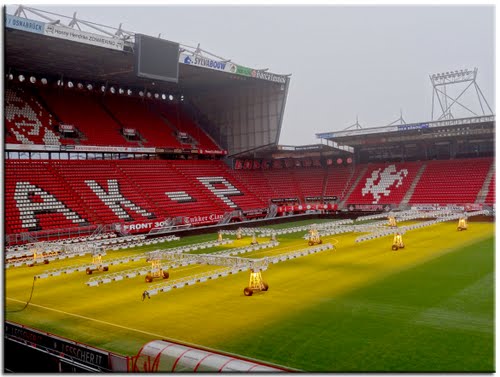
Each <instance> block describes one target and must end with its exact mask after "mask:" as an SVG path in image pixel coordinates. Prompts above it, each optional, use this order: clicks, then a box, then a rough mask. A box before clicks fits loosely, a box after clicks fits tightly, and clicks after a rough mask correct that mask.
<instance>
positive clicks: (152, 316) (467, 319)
mask: <svg viewBox="0 0 500 377" xmlns="http://www.w3.org/2000/svg"><path fill="white" fill-rule="evenodd" d="M315 222H318V220H315ZM299 224H304V222H300V223H299V222H295V223H290V224H287V225H281V226H296V225H299ZM456 225H457V224H456V222H449V223H441V224H438V225H434V226H431V227H427V228H423V229H418V230H413V231H410V232H408V233H407V234H405V235H404V236H403V240H404V242H405V245H406V247H405V249H403V250H399V251H396V252H395V251H392V250H391V244H392V237H390V236H388V237H383V238H380V239H375V240H371V241H366V242H362V243H359V244H356V243H355V242H354V240H355V238H356V237H357V236H359V234H343V235H336V236H331V237H324V238H323V241H324V242H338V243H337V245H336V246H337V247H336V250H334V251H323V252H320V253H317V254H313V255H309V256H306V257H302V258H297V259H293V260H290V261H286V262H282V263H279V264H275V265H270V267H269V268H268V270H266V271H264V272H263V277H264V280H265V281H266V282H267V283H268V284H269V291H267V292H263V293H257V294H254V295H253V296H251V297H246V296H244V295H243V288H244V287H246V286H247V285H248V278H249V275H248V272H242V273H239V274H236V275H229V276H228V277H224V278H219V279H217V280H214V281H209V282H205V283H200V284H195V285H193V286H189V287H185V288H182V289H176V290H173V291H171V292H168V293H159V294H158V295H156V296H152V297H151V299H145V300H144V301H142V292H143V291H144V290H145V289H146V288H147V287H148V284H147V283H145V282H144V277H143V276H138V277H137V278H133V279H124V280H123V281H120V282H112V283H109V284H105V285H100V286H98V287H88V286H87V285H86V284H85V282H86V281H87V280H88V279H89V276H88V275H85V273H83V272H82V273H77V272H75V273H73V274H69V275H64V274H63V275H61V276H58V277H50V278H47V279H38V280H36V281H35V284H34V290H33V296H32V300H31V302H30V305H29V306H28V307H27V308H26V309H24V310H22V311H19V310H20V309H22V308H23V307H24V306H25V303H26V301H27V300H28V298H29V295H30V292H31V288H32V285H33V276H34V275H35V274H39V273H41V272H43V271H44V270H48V269H54V268H59V267H64V266H69V265H77V264H85V263H89V262H90V256H85V257H77V258H73V259H67V260H64V261H57V262H51V263H50V264H48V265H37V266H35V267H17V268H9V269H6V270H5V271H4V275H5V276H4V280H5V290H4V291H5V311H4V313H5V317H4V318H5V319H6V320H11V321H14V322H18V323H22V324H25V325H27V326H31V327H34V328H37V329H40V330H43V331H47V332H51V333H54V334H57V335H60V336H64V337H67V338H71V339H74V340H76V341H79V342H83V343H86V344H89V345H92V346H96V347H99V348H103V349H106V350H109V351H111V352H114V353H118V354H122V355H129V356H132V355H135V354H136V353H137V352H138V350H139V349H140V347H141V346H142V345H143V344H145V343H146V342H148V341H150V340H153V339H172V340H177V341H180V342H184V343H189V344H194V345H201V346H204V347H209V348H213V349H217V350H221V351H224V352H229V353H234V354H239V355H242V356H245V357H249V358H254V359H258V360H262V361H265V362H270V363H274V364H278V365H283V366H287V367H289V368H293V369H298V370H302V371H309V372H316V371H318V372H321V371H323V372H351V371H354V372H368V371H370V372H377V371H380V372H391V371H392V372H404V371H408V372H493V371H494V370H495V362H494V340H495V338H494V336H495V330H494V251H495V246H494V228H495V225H494V223H478V222H470V223H469V229H468V230H467V231H463V232H458V231H457V230H456ZM303 235H304V233H295V234H291V235H284V236H278V240H279V241H280V242H281V244H280V246H279V247H277V248H273V249H265V250H260V251H256V252H252V253H248V254H245V255H244V256H245V257H253V258H260V257H264V256H271V255H276V254H280V253H284V252H290V251H292V250H298V249H303V248H306V247H308V246H307V244H306V241H304V240H303V239H302V236H303ZM216 237H217V235H216V234H215V233H214V234H210V235H203V236H195V237H186V238H183V239H181V240H180V241H174V242H170V243H165V244H163V245H160V244H158V245H154V246H152V247H149V248H145V247H142V248H135V249H126V250H122V251H108V252H107V255H106V257H105V259H109V258H116V257H120V256H126V255H131V254H137V253H140V252H143V251H149V250H152V249H157V248H169V247H176V246H179V245H181V244H187V243H195V242H203V241H207V240H215V239H216ZM228 237H229V238H234V237H233V236H228ZM250 239H251V238H250V237H246V238H244V239H243V240H241V241H235V242H234V243H233V244H232V245H227V246H225V247H219V248H213V249H211V250H205V251H204V252H207V251H217V250H221V249H223V248H232V247H238V246H244V245H248V244H249V243H250ZM260 241H265V240H264V239H260ZM145 266H147V264H146V262H145V261H144V260H143V261H141V262H131V263H128V264H123V265H117V266H111V267H110V271H109V273H112V272H118V271H122V270H127V269H131V268H138V267H145ZM217 268H218V267H216V266H199V265H194V266H186V267H182V268H176V269H173V270H170V271H169V272H170V279H177V278H181V277H184V276H189V275H192V274H196V273H199V272H203V271H208V270H212V269H217ZM92 276H96V275H92ZM158 282H160V281H159V280H155V281H154V282H153V283H152V284H156V283H158Z"/></svg>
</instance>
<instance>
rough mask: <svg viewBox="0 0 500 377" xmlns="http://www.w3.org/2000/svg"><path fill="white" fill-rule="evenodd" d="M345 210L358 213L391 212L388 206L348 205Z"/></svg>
mask: <svg viewBox="0 0 500 377" xmlns="http://www.w3.org/2000/svg"><path fill="white" fill-rule="evenodd" d="M347 209H348V210H349V211H360V212H378V211H385V212H389V211H390V210H391V206H390V205H389V204H349V206H348V207H347Z"/></svg>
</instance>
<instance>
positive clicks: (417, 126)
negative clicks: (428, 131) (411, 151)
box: [398, 123, 429, 131]
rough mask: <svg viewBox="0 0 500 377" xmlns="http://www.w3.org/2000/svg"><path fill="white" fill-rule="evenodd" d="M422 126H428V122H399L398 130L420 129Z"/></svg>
mask: <svg viewBox="0 0 500 377" xmlns="http://www.w3.org/2000/svg"><path fill="white" fill-rule="evenodd" d="M424 128H429V123H417V124H401V125H399V126H398V131H411V130H421V129H424Z"/></svg>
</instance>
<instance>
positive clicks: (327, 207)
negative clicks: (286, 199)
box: [277, 204, 338, 213]
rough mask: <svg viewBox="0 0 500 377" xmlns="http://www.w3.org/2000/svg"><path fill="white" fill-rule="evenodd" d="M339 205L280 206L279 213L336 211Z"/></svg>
mask: <svg viewBox="0 0 500 377" xmlns="http://www.w3.org/2000/svg"><path fill="white" fill-rule="evenodd" d="M337 209H338V206H337V204H305V205H304V204H300V205H295V206H280V207H278V209H277V211H278V213H283V212H304V211H336V210H337Z"/></svg>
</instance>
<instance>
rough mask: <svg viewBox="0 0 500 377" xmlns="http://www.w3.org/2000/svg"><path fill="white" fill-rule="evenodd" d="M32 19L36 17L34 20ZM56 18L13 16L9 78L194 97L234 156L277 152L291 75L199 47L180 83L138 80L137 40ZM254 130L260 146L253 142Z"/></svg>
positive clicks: (182, 68) (9, 19) (183, 56)
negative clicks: (274, 147)
mask: <svg viewBox="0 0 500 377" xmlns="http://www.w3.org/2000/svg"><path fill="white" fill-rule="evenodd" d="M25 11H30V12H32V13H34V14H35V15H36V17H34V18H33V19H32V18H27V15H26V12H25ZM46 13H47V14H49V13H50V12H46ZM22 15H24V17H20V16H22ZM49 15H50V16H51V17H52V18H51V17H49V16H47V15H45V14H43V11H40V10H37V9H33V8H27V7H23V6H21V7H19V8H18V11H16V14H15V15H9V14H7V15H6V19H5V21H6V22H5V29H4V30H5V35H4V37H5V39H4V40H5V51H6V53H5V60H4V70H5V72H6V74H7V75H9V77H10V75H12V78H13V77H16V76H18V75H21V74H22V75H24V76H30V75H34V76H35V77H36V78H37V79H40V78H43V77H45V78H46V79H47V80H48V81H49V83H50V84H55V83H56V80H61V79H62V80H61V81H63V82H68V81H72V82H73V84H77V83H80V82H81V83H82V84H87V83H90V84H93V87H94V88H99V87H100V86H106V87H111V86H113V87H115V89H118V88H121V89H123V90H127V89H132V90H133V92H134V93H135V92H137V91H139V90H140V91H142V90H144V91H148V92H156V93H154V94H165V95H169V94H173V95H174V96H175V95H176V94H177V95H187V96H188V100H187V101H186V102H189V103H190V105H194V111H197V112H198V113H199V114H201V115H202V116H203V117H204V118H203V119H202V118H201V117H199V116H198V120H199V121H200V120H201V121H203V123H204V126H203V127H202V128H205V130H207V129H208V130H209V131H210V134H211V136H212V137H213V138H214V139H215V140H216V142H217V143H218V144H219V145H220V146H221V147H222V148H224V149H226V150H227V151H228V153H230V154H235V153H240V152H242V151H246V150H252V149H255V148H259V147H262V146H265V145H268V144H274V145H276V144H277V142H278V139H279V135H280V131H281V125H282V120H283V114H284V109H285V104H286V97H287V93H288V85H289V81H290V78H289V76H290V75H278V74H274V73H271V72H269V71H268V70H267V69H263V70H258V69H252V68H249V67H245V66H242V65H239V64H236V63H234V62H231V60H229V59H224V58H222V57H219V56H216V55H213V54H211V53H209V52H207V51H204V50H202V49H200V48H199V46H198V47H197V48H193V47H190V46H184V45H179V55H178V71H179V74H178V82H177V83H172V82H168V81H159V80H156V79H155V80H152V79H148V78H143V77H138V76H137V74H136V69H135V66H136V59H137V58H138V56H139V54H138V52H137V51H135V47H136V46H135V39H136V34H134V33H130V32H126V31H123V30H121V26H120V28H118V29H116V28H114V29H113V28H110V27H106V26H103V25H98V24H95V23H91V22H88V21H83V20H77V19H76V17H75V16H74V17H73V18H72V19H71V17H66V16H61V15H55V16H56V17H60V19H54V14H53V13H50V14H49ZM30 16H31V14H30ZM63 17H66V18H69V19H70V22H69V23H68V24H67V25H64V24H63V23H62V22H61V19H63ZM40 18H41V19H42V20H40ZM84 26H87V27H89V26H90V27H91V28H92V30H91V31H87V30H85V28H84ZM104 28H108V31H106V30H104ZM109 29H112V30H111V31H109ZM96 31H97V32H96ZM149 38H153V37H149ZM172 43H173V42H172ZM40 76H41V77H40ZM82 81H83V82H82ZM38 82H39V81H38ZM151 94H153V93H151ZM181 100H183V98H182V97H181ZM256 109H257V110H258V111H257V110H256ZM260 111H264V113H260ZM205 120H206V121H205ZM250 127H251V128H252V130H253V131H252V133H253V134H258V135H259V137H258V138H255V137H250V136H251V135H249V132H250V131H249V130H250Z"/></svg>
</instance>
